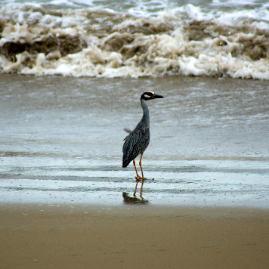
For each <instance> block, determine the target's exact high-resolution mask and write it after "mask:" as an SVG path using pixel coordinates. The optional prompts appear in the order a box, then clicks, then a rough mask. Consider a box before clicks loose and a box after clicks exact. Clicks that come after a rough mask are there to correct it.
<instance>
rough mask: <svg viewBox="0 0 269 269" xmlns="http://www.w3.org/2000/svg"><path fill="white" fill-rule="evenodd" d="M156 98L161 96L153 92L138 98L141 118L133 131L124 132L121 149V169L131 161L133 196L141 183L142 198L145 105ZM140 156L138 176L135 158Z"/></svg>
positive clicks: (146, 141) (146, 139) (146, 132)
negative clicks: (133, 180)
mask: <svg viewBox="0 0 269 269" xmlns="http://www.w3.org/2000/svg"><path fill="white" fill-rule="evenodd" d="M156 98H163V96H161V95H158V94H155V93H154V92H144V93H143V94H142V95H141V97H140V102H141V107H142V109H143V116H142V119H141V121H140V122H139V123H138V124H137V126H136V127H135V129H134V130H133V131H129V130H126V131H127V132H129V133H130V134H129V135H128V136H126V137H125V139H124V140H125V142H124V144H123V147H122V152H123V158H122V167H127V166H128V164H129V163H130V162H131V161H133V165H134V168H135V173H136V177H135V179H136V185H135V191H134V196H135V195H136V190H137V184H138V182H140V181H141V189H140V197H141V198H143V197H142V192H143V184H144V181H145V180H146V178H144V175H143V170H142V157H143V153H144V151H145V150H146V148H147V146H148V144H149V140H150V133H149V109H148V106H147V104H146V101H148V100H151V99H156ZM139 154H141V156H140V161H139V166H140V170H141V176H139V175H138V173H137V169H136V166H135V158H136V157H137V156H138V155H139Z"/></svg>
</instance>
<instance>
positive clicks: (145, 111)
mask: <svg viewBox="0 0 269 269" xmlns="http://www.w3.org/2000/svg"><path fill="white" fill-rule="evenodd" d="M141 106H142V109H143V117H142V120H143V122H145V124H146V126H147V127H148V128H149V109H148V106H147V103H146V101H145V100H144V99H141Z"/></svg>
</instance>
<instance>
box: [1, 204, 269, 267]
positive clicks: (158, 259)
mask: <svg viewBox="0 0 269 269" xmlns="http://www.w3.org/2000/svg"><path fill="white" fill-rule="evenodd" d="M268 234H269V212H268V211H263V210H252V209H238V208H190V207H155V206H150V205H149V206H146V205H133V206H128V205H126V206H121V207H102V206H96V207H92V206H56V205H55V206H49V205H14V204H13V205H7V204H2V205H1V207H0V237H1V241H0V253H1V254H0V264H1V268H2V269H9V268H13V269H16V268H20V269H23V268H27V269H29V268H59V269H60V268H237V269H238V268H244V269H246V268H252V269H253V268H259V269H262V268H268V266H269V256H268V253H269V238H268Z"/></svg>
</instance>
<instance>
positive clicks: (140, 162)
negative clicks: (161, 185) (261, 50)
mask: <svg viewBox="0 0 269 269" xmlns="http://www.w3.org/2000/svg"><path fill="white" fill-rule="evenodd" d="M142 157H143V154H141V157H140V160H139V166H140V170H141V175H142V183H141V189H140V197H141V198H142V199H143V197H142V192H143V184H144V181H145V180H146V178H144V175H143V170H142Z"/></svg>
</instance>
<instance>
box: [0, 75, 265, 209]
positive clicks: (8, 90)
mask: <svg viewBox="0 0 269 269" xmlns="http://www.w3.org/2000/svg"><path fill="white" fill-rule="evenodd" d="M0 88H1V91H0V94H1V95H0V126H1V128H0V136H1V143H0V178H1V180H0V202H1V203H6V202H8V203H10V202H11V203H15V202H26V203H28V202H31V203H32V202H34V203H67V204H69V203H71V204H72V203H74V204H77V203H82V204H93V203H94V204H109V205H119V204H122V203H123V198H122V192H127V193H129V195H132V192H133V190H134V187H135V179H134V175H135V173H134V169H133V167H132V165H131V164H130V165H129V167H128V168H127V169H123V168H121V161H122V160H121V158H122V152H121V148H122V144H123V139H124V137H125V136H126V133H125V132H124V131H123V128H129V129H132V128H134V127H135V125H136V123H137V122H138V121H139V120H140V118H141V115H142V110H141V107H140V104H139V97H140V94H141V92H143V91H145V90H154V91H155V92H156V93H159V94H162V95H164V96H165V98H164V99H156V100H152V101H150V102H149V103H148V105H149V109H150V114H151V143H150V145H149V147H148V149H147V150H146V152H145V154H144V158H143V168H144V174H145V176H146V177H147V178H148V179H149V180H148V181H146V182H145V184H144V198H145V199H147V200H149V202H150V204H165V205H175V204H176V205H194V206H195V205H197V206H204V205H215V206H248V207H259V208H268V207H269V201H268V197H269V166H268V161H269V127H268V126H269V113H268V90H269V82H268V81H257V80H236V79H229V78H226V79H224V78H222V79H218V78H197V77H180V76H177V77H173V76H171V77H169V76H168V77H163V78H141V79H131V78H125V79H122V78H121V79H116V78H114V79H98V78H72V77H58V76H57V77H55V76H53V77H50V76H49V77H43V76H41V77H36V76H18V75H8V74H1V75H0ZM153 178H154V180H152V179H153Z"/></svg>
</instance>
